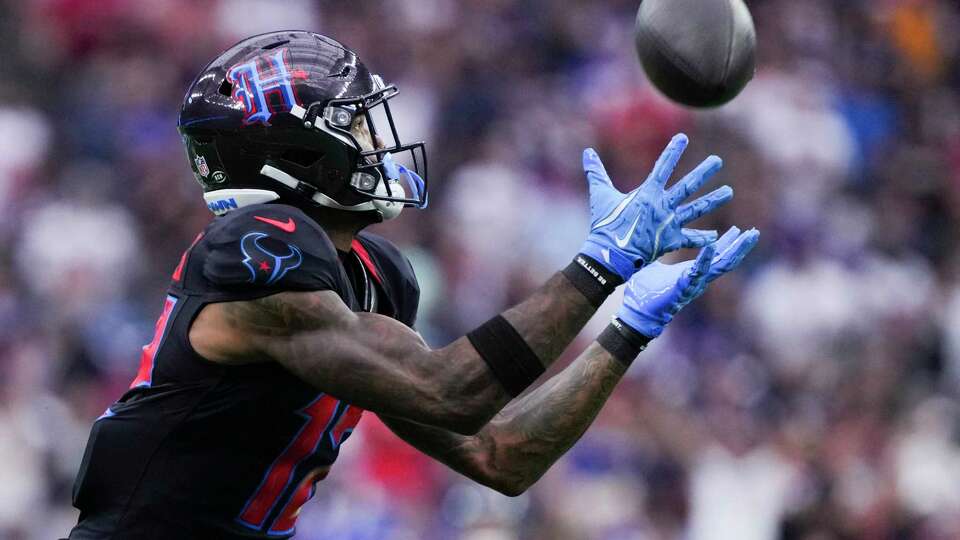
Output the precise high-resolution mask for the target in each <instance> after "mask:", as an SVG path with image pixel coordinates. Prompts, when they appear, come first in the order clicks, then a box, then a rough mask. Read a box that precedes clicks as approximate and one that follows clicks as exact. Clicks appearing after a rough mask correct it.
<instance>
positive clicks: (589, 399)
mask: <svg viewBox="0 0 960 540" xmlns="http://www.w3.org/2000/svg"><path fill="white" fill-rule="evenodd" d="M625 372H626V366H625V365H624V364H623V363H621V362H619V361H617V360H615V359H614V358H613V357H612V356H611V355H610V353H608V352H607V351H606V350H605V349H603V348H602V347H601V346H600V345H598V344H597V343H594V344H592V345H590V347H588V348H587V350H586V351H584V353H583V354H581V355H580V356H579V357H578V358H577V359H576V360H575V361H574V362H573V363H571V364H570V365H569V366H567V368H566V369H564V370H563V371H562V372H560V373H559V374H557V375H556V376H555V377H553V378H551V379H550V380H549V381H547V382H546V383H544V384H543V385H542V386H540V387H539V388H537V389H536V390H534V391H532V392H530V393H529V394H527V395H526V396H524V397H522V398H520V399H518V400H516V401H514V402H512V403H510V404H509V405H508V406H507V407H506V408H505V409H503V410H502V411H501V412H500V413H499V414H497V415H496V416H495V417H494V418H493V420H492V421H491V422H490V423H488V424H487V425H486V426H484V427H483V429H481V430H480V431H479V432H478V433H477V434H476V435H471V436H466V435H459V434H457V433H452V432H450V431H446V430H443V429H439V428H435V427H431V426H425V425H422V424H417V423H413V422H409V421H405V420H400V419H396V418H390V417H387V416H381V419H382V420H383V421H384V423H385V424H387V426H389V427H390V429H391V430H393V432H394V433H396V434H397V435H398V436H400V437H401V438H402V439H404V440H405V441H407V442H408V443H410V444H411V445H413V446H414V447H415V448H417V449H418V450H420V451H421V452H423V453H425V454H427V455H429V456H431V457H433V458H434V459H436V460H438V461H440V462H442V463H444V464H446V465H447V466H448V467H450V468H452V469H454V470H455V471H457V472H459V473H461V474H463V475H464V476H467V477H469V478H471V479H473V480H475V481H477V482H479V483H481V484H484V485H486V486H489V487H491V488H493V489H496V490H497V491H499V492H501V493H503V494H505V495H511V496H513V495H519V494H520V493H523V492H524V491H525V490H526V489H527V488H528V487H530V486H531V485H532V484H533V483H534V482H536V481H537V480H538V479H539V478H540V477H541V476H542V475H543V473H544V472H546V470H547V469H549V468H550V466H551V465H553V463H554V462H555V461H556V460H557V459H558V458H559V457H560V456H562V455H563V454H564V453H566V451H567V450H568V449H570V447H571V446H573V443H575V442H576V441H577V440H578V439H579V438H580V436H581V435H583V433H584V432H585V431H586V430H587V427H588V426H590V424H591V423H593V420H594V418H596V416H597V413H598V412H600V408H601V407H603V404H604V403H606V401H607V398H608V397H610V393H611V392H613V389H614V387H615V386H616V384H617V382H618V381H619V380H620V378H621V377H622V376H623V374H624V373H625Z"/></svg>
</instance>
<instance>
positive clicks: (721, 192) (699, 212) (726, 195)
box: [677, 186, 733, 225]
mask: <svg viewBox="0 0 960 540" xmlns="http://www.w3.org/2000/svg"><path fill="white" fill-rule="evenodd" d="M732 198H733V188H732V187H730V186H723V187H721V188H718V189H715V190H713V191H711V192H710V193H707V194H706V195H704V196H703V197H700V198H699V199H697V200H695V201H693V202H691V203H687V204H685V205H683V206H681V207H680V208H678V209H677V222H678V223H680V224H681V225H683V224H684V223H689V222H691V221H693V220H695V219H697V218H699V217H700V216H703V215H704V214H709V213H710V212H712V211H714V210H716V209H717V208H718V207H720V206H721V205H723V204H724V203H726V202H727V201H729V200H730V199H732Z"/></svg>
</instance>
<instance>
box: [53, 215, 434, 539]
mask: <svg viewBox="0 0 960 540" xmlns="http://www.w3.org/2000/svg"><path fill="white" fill-rule="evenodd" d="M315 290H330V291H334V292H336V293H337V294H338V295H339V296H340V298H341V299H343V302H344V303H345V304H346V305H347V306H349V307H350V308H351V309H352V310H354V311H359V310H367V311H376V312H378V313H382V314H384V315H388V316H392V317H394V318H396V319H398V320H400V321H401V322H403V323H405V324H407V325H410V326H412V325H413V322H414V319H415V317H416V312H417V301H418V298H419V289H418V287H417V282H416V278H415V277H414V274H413V270H412V268H411V267H410V264H409V262H408V261H407V260H406V259H405V258H404V257H403V256H402V255H401V254H400V252H399V251H398V250H397V249H396V248H395V247H394V246H393V245H391V244H390V243H389V242H388V241H386V240H384V239H383V238H380V237H377V236H375V235H371V234H366V233H362V234H361V235H360V236H359V237H358V239H356V240H354V242H353V249H352V250H351V251H350V252H349V253H343V252H338V251H337V250H336V249H335V248H334V246H333V244H332V243H331V242H330V240H329V239H328V238H327V236H326V234H325V233H324V231H323V229H321V228H320V227H319V226H318V225H317V224H316V223H315V222H314V221H312V220H311V219H310V218H308V217H307V216H306V215H305V214H304V213H303V212H301V211H300V210H298V209H296V208H293V207H290V206H285V205H280V204H261V205H255V206H250V207H246V208H241V209H239V210H235V211H233V212H231V213H229V214H227V215H225V216H223V217H220V218H217V219H215V220H214V221H213V222H212V223H211V224H210V225H209V226H208V227H207V228H206V230H205V231H204V232H203V233H201V234H200V235H199V236H198V237H197V239H196V240H195V241H194V243H193V245H192V246H191V247H190V249H188V250H187V252H186V253H184V255H183V256H182V257H181V260H180V263H179V265H178V266H177V268H176V270H175V271H174V273H173V276H172V280H171V285H170V288H169V290H168V293H167V296H166V299H165V300H164V303H163V309H162V312H161V315H160V318H159V320H158V321H157V324H156V329H155V333H154V336H153V339H152V341H151V342H150V343H149V344H148V345H146V346H144V348H143V353H142V356H141V362H140V369H139V371H138V373H137V375H136V378H135V379H134V381H133V382H132V383H131V385H130V389H129V390H128V391H127V392H126V393H125V394H124V395H123V396H122V397H121V398H120V400H119V401H117V402H116V403H115V404H113V405H112V406H110V408H109V409H108V410H107V411H106V412H105V413H104V414H103V415H102V416H101V417H100V418H98V419H97V421H96V422H95V423H94V425H93V429H92V431H91V434H90V439H89V441H88V443H87V449H86V452H85V454H84V457H83V462H82V465H81V468H80V472H79V475H78V477H77V480H76V484H75V486H74V492H73V502H74V505H75V506H76V507H77V508H79V509H80V512H81V513H80V521H79V523H78V525H77V526H76V527H75V528H74V530H73V531H72V532H71V534H70V539H71V540H86V539H101V540H106V539H111V540H127V539H136V540H149V539H164V540H170V539H173V538H176V539H194V538H197V539H200V538H203V539H232V538H238V539H239V538H286V537H289V536H291V535H293V533H294V526H295V522H296V517H297V514H298V510H299V508H300V507H301V506H302V505H303V504H304V503H305V502H306V501H307V500H308V499H309V498H310V497H311V496H312V495H313V492H314V489H315V484H316V482H317V481H319V480H321V479H323V477H324V476H326V474H327V472H328V470H329V468H330V466H331V465H332V464H333V462H334V461H335V460H336V458H337V454H338V452H339V447H340V445H341V444H342V443H343V442H344V441H345V440H346V439H347V437H348V436H349V435H350V433H351V431H352V430H353V428H354V426H356V425H357V422H359V420H360V417H361V415H362V414H363V411H362V410H361V409H359V408H358V407H355V406H353V405H351V404H349V403H345V402H343V401H341V400H338V399H337V398H335V397H333V396H329V395H326V394H323V393H320V392H318V391H317V390H316V389H315V388H313V387H311V386H310V385H308V384H306V383H304V382H302V381H301V380H300V379H297V378H296V377H294V376H293V375H291V374H290V373H289V372H287V371H286V370H285V369H283V368H282V367H281V366H279V365H277V364H275V363H260V364H251V365H244V366H225V365H222V364H215V363H212V362H210V361H208V360H206V359H204V358H203V357H201V356H200V355H198V354H197V353H196V352H195V351H194V350H193V348H192V347H191V345H190V342H189V339H188V331H189V328H190V324H191V322H192V321H193V319H194V318H195V317H196V315H197V313H198V312H199V311H200V309H201V308H202V307H203V306H204V305H206V304H208V303H210V302H222V301H235V300H251V299H255V298H258V297H263V296H267V295H270V294H275V293H277V292H280V291H315ZM344 369H350V367H349V366H344Z"/></svg>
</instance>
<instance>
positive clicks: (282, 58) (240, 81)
mask: <svg viewBox="0 0 960 540" xmlns="http://www.w3.org/2000/svg"><path fill="white" fill-rule="evenodd" d="M288 56H289V52H288V50H287V49H286V48H282V49H277V50H276V51H271V52H269V53H266V54H264V55H261V56H258V57H256V58H254V59H252V60H250V61H248V62H244V63H243V64H237V65H235V66H233V67H232V68H230V70H229V71H227V80H228V81H230V82H231V83H232V84H233V97H234V98H235V99H239V100H240V102H241V103H242V104H243V110H244V115H243V123H244V124H253V123H256V122H259V123H261V124H263V125H266V126H269V125H270V117H271V116H273V113H274V112H287V111H289V110H290V109H291V108H293V106H294V105H299V104H300V103H299V101H298V100H297V92H296V90H295V89H294V87H293V81H294V80H295V79H305V78H306V77H307V73H306V72H305V71H303V70H296V69H295V70H291V69H289V68H288V67H287V57H288ZM261 67H263V69H261ZM270 94H275V95H276V96H278V101H279V103H276V104H275V105H272V104H271V103H270V100H269V99H268V97H267V96H269V95H270Z"/></svg>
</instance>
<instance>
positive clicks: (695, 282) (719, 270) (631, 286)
mask: <svg viewBox="0 0 960 540" xmlns="http://www.w3.org/2000/svg"><path fill="white" fill-rule="evenodd" d="M759 239H760V231H758V230H756V229H750V230H749V231H746V232H744V233H742V234H741V233H740V229H738V228H736V227H731V228H730V230H729V231H727V232H726V233H724V235H723V236H722V237H721V238H720V240H718V241H717V242H716V243H715V244H710V245H708V246H706V247H704V248H703V249H702V250H700V254H699V255H698V256H697V258H696V260H693V261H684V262H682V263H677V264H663V263H661V262H654V263H653V264H651V265H649V266H647V267H646V268H644V269H643V270H640V271H639V272H637V273H636V274H634V276H633V277H632V278H630V281H628V282H627V290H626V294H625V295H624V298H623V305H622V306H621V307H620V311H619V312H618V313H617V317H618V318H619V319H620V320H621V321H622V322H623V323H624V324H626V325H628V326H630V327H631V328H633V329H634V330H636V331H637V332H640V333H641V334H643V335H645V336H647V337H650V338H655V337H657V336H659V335H660V333H661V332H663V328H664V327H665V326H666V325H667V324H668V323H670V321H671V320H673V316H674V315H676V314H677V312H678V311H680V310H681V309H683V307H684V306H686V305H687V304H689V303H690V302H692V301H693V300H694V299H695V298H697V297H698V296H700V295H701V294H703V293H704V291H706V290H707V285H708V284H709V283H710V282H712V281H713V280H715V279H717V278H718V277H720V276H722V275H723V274H726V273H727V272H729V271H731V270H733V269H734V268H736V267H737V266H739V265H740V263H741V262H743V259H744V257H746V256H747V254H748V253H750V250H752V249H753V247H754V246H756V245H757V241H759Z"/></svg>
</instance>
